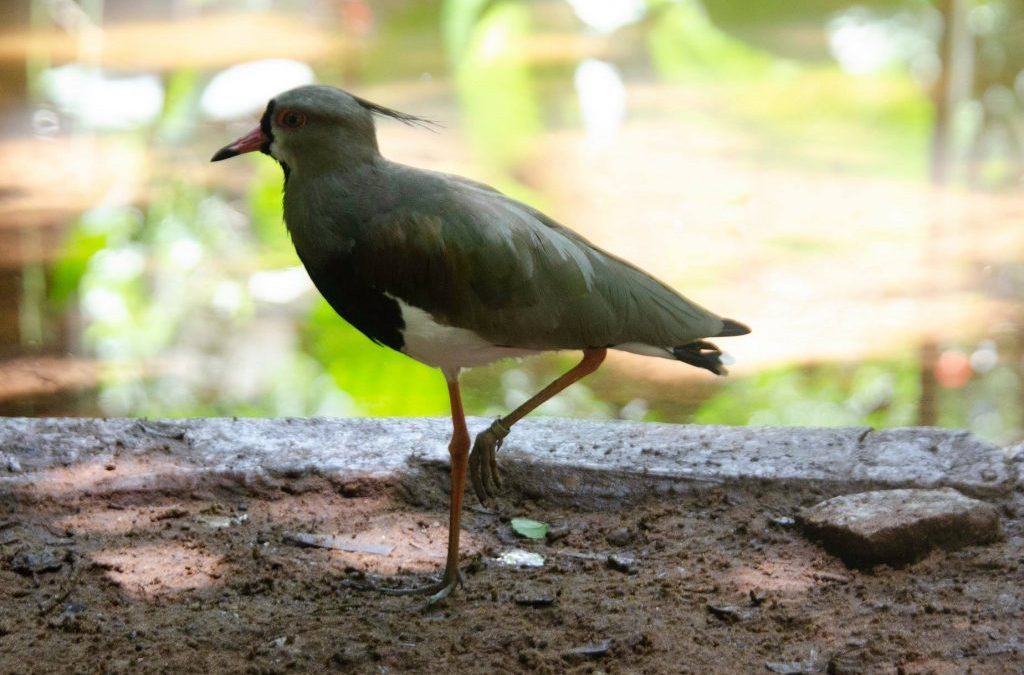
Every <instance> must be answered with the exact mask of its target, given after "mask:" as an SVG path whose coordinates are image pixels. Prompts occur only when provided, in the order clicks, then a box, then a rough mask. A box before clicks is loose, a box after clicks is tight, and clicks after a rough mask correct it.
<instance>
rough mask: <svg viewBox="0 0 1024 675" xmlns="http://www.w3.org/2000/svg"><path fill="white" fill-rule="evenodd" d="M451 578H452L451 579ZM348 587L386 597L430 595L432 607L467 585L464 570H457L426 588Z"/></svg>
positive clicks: (373, 585)
mask: <svg viewBox="0 0 1024 675" xmlns="http://www.w3.org/2000/svg"><path fill="white" fill-rule="evenodd" d="M449 576H450V577H451V578H450V579H449ZM346 585H347V586H349V587H351V588H355V589H357V590H360V591H375V592H377V593H383V594H384V595H429V596H430V597H428V598H427V607H432V606H434V605H435V604H437V603H439V602H441V601H442V600H444V599H445V598H447V597H448V596H449V595H451V593H452V591H454V590H455V587H456V586H462V587H464V586H465V585H466V584H465V582H464V581H463V578H462V570H459V569H456V570H455V573H454V574H452V575H449V574H447V573H446V574H445V576H444V578H443V579H441V580H440V581H435V582H434V583H432V584H427V585H426V586H414V587H413V588H388V587H387V586H379V585H377V584H375V583H357V582H349V583H347V584H346Z"/></svg>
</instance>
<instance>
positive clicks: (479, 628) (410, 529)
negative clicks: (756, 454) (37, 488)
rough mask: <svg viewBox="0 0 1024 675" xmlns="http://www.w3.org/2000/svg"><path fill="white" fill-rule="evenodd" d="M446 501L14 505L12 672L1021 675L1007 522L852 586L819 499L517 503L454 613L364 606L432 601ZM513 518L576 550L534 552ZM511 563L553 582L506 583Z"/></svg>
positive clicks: (219, 492)
mask: <svg viewBox="0 0 1024 675" xmlns="http://www.w3.org/2000/svg"><path fill="white" fill-rule="evenodd" d="M115 469H116V467H110V470H115ZM435 478H436V480H435V479H434V478H431V479H429V480H426V481H422V482H420V483H419V484H417V485H416V486H415V487H414V488H413V489H409V488H408V487H405V488H403V487H402V486H395V487H384V486H381V485H378V484H372V485H371V484H367V485H359V484H356V485H353V484H347V485H344V486H338V485H333V484H330V483H328V482H327V481H325V480H321V479H315V478H308V477H296V478H295V479H293V480H288V481H285V482H282V483H281V484H279V485H277V486H274V487H259V488H256V487H246V488H242V487H238V486H232V487H219V488H210V489H204V490H200V491H197V492H193V493H191V494H181V493H176V494H175V493H168V494H153V493H128V494H118V495H102V496H96V495H93V496H90V495H81V494H79V495H75V496H68V495H49V496H40V495H39V494H38V493H35V494H32V493H28V492H25V493H7V494H3V495H0V606H2V607H3V613H2V615H0V671H2V672H3V673H70V672H79V673H92V672H97V673H99V672H107V673H117V672H129V671H130V672H139V673H163V672H166V673H174V672H204V673H236V672H238V673H278V672H301V671H338V672H368V673H369V672H372V673H389V672H390V673H395V672H417V671H434V672H459V673H493V672H608V673H614V672H648V673H663V672H691V673H707V672H716V673H719V672H720V673H738V672H831V673H860V672H871V673H873V672H900V673H961V672H974V673H1004V672H1021V671H1024V564H1022V562H1021V561H1022V554H1024V536H1022V534H1024V532H1022V529H1024V528H1022V527H1021V520H1020V518H1019V517H1018V518H1016V519H1015V518H1013V517H1012V516H1014V514H1015V512H1014V511H1013V510H1012V509H1008V510H1007V511H1008V514H1009V516H1010V517H1006V518H1005V520H1004V526H1005V529H1006V532H1007V537H1006V540H1005V541H1004V542H1002V543H1000V544H996V545H993V546H989V547H985V548H972V549H966V550H963V551H960V552H956V553H947V552H936V553H933V554H932V555H931V556H929V557H928V558H926V559H924V560H922V561H920V562H918V563H917V564H914V565H912V566H910V567H908V568H905V569H901V570H894V569H889V568H885V567H881V568H876V569H873V570H867V571H855V570H850V569H847V568H845V567H844V566H843V565H842V564H841V563H839V562H838V561H836V560H835V559H833V558H830V557H829V556H828V555H826V554H825V553H823V552H822V551H821V550H819V549H818V548H817V547H816V546H815V545H813V544H811V543H808V542H806V541H805V540H804V539H803V538H802V537H801V536H800V534H799V533H798V532H796V531H794V530H793V529H792V527H791V526H789V525H788V523H787V521H786V520H785V517H787V516H790V515H792V514H793V513H794V511H795V510H796V509H797V508H799V506H801V505H803V504H809V503H813V502H814V501H817V500H818V499H820V498H821V497H822V495H819V494H814V493H813V492H812V491H803V492H801V491H794V490H792V489H785V490H783V489H779V488H774V487H771V486H766V487H762V488H757V489H753V488H714V489H708V490H705V491H701V492H699V493H694V494H689V495H680V496H676V497H673V498H671V499H670V500H666V499H661V500H658V501H650V502H648V503H643V504H635V505H630V506H628V507H624V508H621V509H618V510H615V511H587V510H578V509H573V508H565V507H558V506H553V505H548V504H544V503H538V502H531V501H521V500H517V499H516V498H515V497H514V496H506V497H505V498H503V499H502V500H501V501H500V502H499V503H498V504H497V505H496V507H495V512H486V511H484V510H483V509H481V508H479V507H476V508H471V509H469V511H468V512H467V514H466V518H465V521H466V531H465V535H464V556H463V557H464V567H465V568H466V585H465V588H464V590H462V591H461V592H460V593H459V594H458V596H457V597H455V598H453V599H452V600H449V601H447V602H446V603H445V604H443V606H440V607H435V608H432V609H424V603H423V600H422V599H421V598H418V597H395V596H383V595H380V594H377V593H374V592H367V591H363V590H359V589H358V588H357V586H358V585H359V584H360V583H363V582H365V581H368V580H371V581H379V582H380V583H383V584H388V585H398V584H405V585H411V584H416V583H422V582H423V581H424V580H425V579H426V576H427V575H428V574H429V573H430V572H431V571H433V570H434V569H435V568H436V567H437V566H439V565H440V564H441V563H442V562H443V560H442V558H443V550H444V542H445V537H446V527H445V524H444V520H445V516H444V504H443V501H442V500H443V490H442V489H441V488H442V486H443V480H441V479H440V475H439V476H438V477H435ZM517 516H525V517H530V518H535V519H537V520H541V521H545V522H547V523H550V524H551V525H552V526H555V527H556V528H560V529H561V531H562V532H563V533H564V534H563V536H561V537H559V538H557V539H556V540H554V541H541V542H533V541H528V540H524V539H522V538H519V537H517V536H516V535H515V533H514V532H513V531H512V529H511V527H510V525H509V522H508V521H509V518H511V517H517ZM295 533H316V534H326V535H338V537H337V538H336V539H335V540H334V542H335V543H336V544H338V545H341V546H342V547H345V548H349V549H354V551H343V550H331V549H323V548H315V547H302V546H299V545H297V544H295V543H294V537H293V536H292V535H294V534H295ZM516 548H519V549H525V550H528V551H531V552H535V553H539V554H541V555H542V556H543V557H544V558H545V564H544V566H543V567H541V568H536V569H522V568H514V567H509V566H506V565H504V564H502V563H500V562H497V560H496V557H497V556H498V555H499V554H501V553H502V552H505V551H508V550H510V549H516ZM389 549H390V552H388V553H386V554H384V553H385V552H386V551H388V550H389ZM609 556H617V557H616V558H615V560H613V561H610V560H609Z"/></svg>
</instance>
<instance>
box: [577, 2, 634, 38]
mask: <svg viewBox="0 0 1024 675" xmlns="http://www.w3.org/2000/svg"><path fill="white" fill-rule="evenodd" d="M569 4H570V5H572V9H573V11H574V12H576V16H578V17H579V19H580V21H582V22H583V23H585V24H587V26H589V27H590V28H593V29H594V30H596V31H598V32H601V33H611V32H612V31H615V30H618V29H619V28H622V27H623V26H626V25H629V24H631V23H636V22H637V21H639V20H640V19H642V18H643V17H644V13H645V12H646V11H647V5H646V4H645V3H644V1H643V0H569Z"/></svg>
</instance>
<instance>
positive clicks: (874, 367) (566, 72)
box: [29, 0, 1024, 440]
mask: <svg viewBox="0 0 1024 675" xmlns="http://www.w3.org/2000/svg"><path fill="white" fill-rule="evenodd" d="M859 4H860V5H862V6H863V7H866V8H868V9H869V10H872V11H874V10H879V11H893V10H900V11H909V12H919V13H921V15H922V16H926V15H928V14H929V13H934V9H933V8H932V6H931V5H929V4H928V3H926V2H923V0H900V1H895V0H867V1H866V2H862V3H859ZM976 4H977V3H976ZM981 4H985V3H981ZM37 5H38V3H33V8H35V9H38V7H37ZM384 5H386V9H384V10H382V11H381V12H379V13H378V15H377V17H376V20H377V22H376V24H375V25H374V26H373V29H372V34H367V35H356V34H355V33H353V34H352V35H349V36H348V37H349V38H351V39H350V43H351V45H355V47H352V48H350V49H348V50H347V51H346V52H345V54H344V57H339V58H337V59H334V60H332V61H330V62H328V63H324V64H319V65H318V67H319V68H320V73H321V74H322V75H326V77H325V78H324V79H328V80H331V81H335V82H339V83H342V84H348V83H350V82H352V81H358V82H359V83H369V82H374V83H382V82H390V81H403V82H407V83H408V82H412V81H414V80H417V79H424V80H428V79H432V78H438V79H440V78H442V77H447V76H450V77H451V83H452V85H453V86H454V90H455V93H456V95H457V99H458V105H459V112H460V115H461V120H460V124H459V127H461V128H464V129H465V132H466V134H467V137H468V140H469V143H470V146H471V148H472V151H473V153H474V154H475V156H476V158H477V159H478V160H479V162H480V163H481V164H482V166H483V167H484V169H485V171H486V172H487V175H486V176H483V178H485V179H486V180H488V182H491V183H493V184H494V185H496V186H497V187H499V188H500V189H502V190H505V191H506V192H509V193H510V194H512V195H513V196H515V197H518V198H521V199H524V200H527V201H530V202H531V203H533V204H535V205H538V206H540V207H542V208H543V207H544V206H545V205H544V204H543V203H542V199H543V198H542V196H541V195H538V194H535V193H534V192H532V191H531V190H530V189H529V187H527V186H526V185H525V184H524V181H523V180H522V176H523V171H522V168H523V165H524V163H526V162H527V161H528V160H529V157H530V153H531V151H532V149H533V148H535V147H536V144H537V143H539V142H543V138H544V136H543V135H544V133H546V132H548V131H550V130H551V128H552V127H557V126H559V125H564V124H567V123H571V124H573V125H575V124H576V122H577V120H576V114H577V101H576V98H575V97H574V96H573V92H574V90H573V82H572V78H573V74H574V72H575V68H576V66H577V65H578V63H579V60H580V56H579V54H578V53H576V52H573V51H572V50H571V49H567V50H566V51H565V53H564V54H563V53H558V52H557V50H554V51H553V52H552V53H550V54H547V55H546V56H545V58H544V59H537V60H531V58H530V49H529V45H530V44H531V40H532V39H534V38H536V37H537V36H538V35H540V34H542V33H545V32H546V33H547V34H550V33H551V31H552V28H551V27H550V25H547V24H545V23H544V21H545V19H546V18H549V17H550V16H552V15H554V16H558V12H556V11H552V5H551V4H550V3H523V2H513V1H511V0H445V2H444V3H440V4H439V3H434V2H426V1H424V0H417V1H415V2H409V3H384ZM852 6H853V5H852V3H848V2H842V1H841V0H825V1H822V2H818V1H817V0H799V1H798V2H787V3H783V2H764V3H735V2H730V1H728V0H704V1H703V2H697V1H696V0H678V1H676V0H650V1H649V2H648V3H647V8H648V12H647V16H646V17H645V18H643V20H641V21H640V22H639V23H637V24H636V25H633V26H630V27H628V28H625V29H622V30H621V32H620V33H617V34H615V35H614V36H612V37H610V38H608V43H609V45H611V47H614V48H610V49H609V52H610V53H611V54H612V55H611V56H609V57H607V58H609V59H621V62H618V63H616V66H617V67H619V68H620V69H621V70H622V71H624V72H628V73H629V76H630V77H632V78H633V79H634V80H635V81H641V82H642V81H644V80H645V79H647V78H650V79H657V80H661V81H668V82H672V83H675V84H676V85H677V86H680V87H694V88H699V90H700V92H701V96H702V97H705V98H706V100H709V101H713V105H709V106H708V110H701V109H700V108H699V107H698V108H696V109H691V108H688V107H687V108H681V109H679V110H673V111H672V112H671V113H670V114H672V115H678V116H679V117H680V118H683V117H687V118H690V119H698V121H699V122H700V123H701V124H703V125H706V126H707V127H708V128H709V129H718V130H721V131H723V132H725V133H728V134H731V135H732V136H734V137H736V136H740V135H741V136H742V137H743V138H744V139H745V141H746V142H747V144H746V145H745V146H744V147H745V150H744V152H749V153H750V158H751V161H756V162H758V163H760V164H763V165H765V166H771V165H777V166H790V165H792V166H799V167H801V168H802V169H804V170H806V169H808V168H811V169H820V170H823V171H837V170H840V171H846V172H857V173H862V174H864V175H871V176H877V175H890V176H898V177H920V176H923V175H925V172H926V169H927V162H928V154H929V153H928V143H929V137H930V133H931V123H932V115H933V112H932V108H931V102H930V100H929V96H928V92H927V90H926V89H925V88H924V87H922V86H921V82H919V81H917V80H915V78H914V77H913V76H912V74H911V73H910V71H909V69H908V67H906V64H903V65H902V66H900V67H898V68H891V69H889V70H886V71H884V72H880V73H875V74H873V75H872V76H870V77H852V76H851V75H850V74H848V73H845V72H843V71H842V70H841V69H840V68H839V67H838V66H837V65H836V63H834V62H833V61H832V60H831V59H830V58H829V50H828V42H827V31H826V30H825V24H826V23H827V22H828V21H829V19H830V17H832V16H833V15H834V13H835V12H836V11H838V10H844V9H848V8H850V7H852ZM562 9H563V10H564V11H563V14H562V16H563V17H564V16H569V17H570V18H572V14H571V12H570V10H569V9H568V8H567V7H563V8H562ZM915 16H916V15H915ZM572 20H573V21H576V20H575V19H572ZM556 25H557V26H558V28H557V30H562V31H569V30H578V31H583V30H584V29H583V28H582V27H580V24H579V23H578V22H576V23H572V24H567V23H565V22H564V21H563V23H561V24H558V23H557V22H556ZM566 34H567V36H568V32H567V33H566ZM629 41H633V42H632V43H630V42H629ZM623 45H626V47H628V48H624V47H623ZM627 54H628V56H627ZM602 58H603V57H602ZM446 64H447V65H446ZM44 65H45V64H41V63H37V62H35V61H33V62H32V63H30V64H29V68H30V70H31V73H30V75H32V74H35V73H37V72H38V71H40V70H41V69H42V68H43V67H44ZM446 68H447V73H445V69H446ZM208 77H209V74H207V73H202V72H199V71H196V70H191V69H182V70H180V71H177V72H171V73H166V74H164V90H165V98H164V104H163V111H162V114H161V115H160V118H159V120H158V121H157V122H156V123H155V124H154V125H152V127H151V128H147V129H142V130H140V131H139V132H138V133H137V134H136V137H135V138H129V139H127V141H126V142H129V143H136V144H137V145H138V146H140V148H139V151H140V152H141V151H142V148H143V146H145V145H146V144H151V145H153V146H155V147H156V148H158V149H160V150H161V151H162V152H163V155H162V156H164V157H170V156H173V153H174V152H175V151H176V150H177V149H178V148H179V147H180V146H183V145H186V144H187V143H189V142H191V141H192V140H193V139H194V138H195V136H196V135H197V134H198V133H199V131H200V130H201V125H200V121H201V117H200V116H199V114H198V111H197V108H198V100H199V94H200V92H201V91H202V88H203V86H204V85H205V84H206V82H207V81H208ZM555 92H557V94H556V93H555ZM709 110H710V112H709ZM242 161H245V162H247V166H248V167H249V168H250V169H251V170H252V172H253V178H252V180H251V181H250V182H249V184H248V188H246V190H245V192H244V194H242V195H241V197H240V198H236V197H228V196H225V195H223V194H219V193H217V192H215V191H212V190H211V189H209V188H208V187H206V186H204V185H202V184H200V183H199V181H194V180H192V179H191V178H190V177H187V176H182V175H181V174H180V173H176V172H174V171H173V169H171V168H168V169H167V170H166V171H159V172H158V173H157V174H156V175H154V176H151V177H149V179H148V180H147V181H146V191H145V194H146V197H145V200H144V203H140V204H137V205H134V206H118V207H111V206H99V207H96V208H94V209H91V210H89V211H88V212H86V213H84V214H82V215H81V216H80V217H79V218H78V219H77V220H76V221H75V222H74V223H73V224H72V226H71V227H70V228H69V230H68V234H67V237H66V239H65V240H64V242H63V245H62V248H61V250H60V252H59V255H58V258H57V262H56V264H55V265H54V266H53V267H52V270H51V274H50V277H49V288H48V294H49V300H50V302H51V304H52V305H53V307H54V308H56V309H57V311H60V312H63V313H67V314H70V315H74V314H77V315H78V318H80V322H81V324H82V326H83V331H82V334H81V340H82V343H83V344H82V346H83V349H84V351H85V352H86V353H88V354H90V355H95V356H96V357H97V358H99V359H100V360H101V361H102V362H103V364H104V373H103V379H102V382H101V391H100V392H99V399H100V407H101V409H102V410H103V411H104V412H107V413H111V414H135V415H154V416H175V415H212V414H235V415H238V414H247V415H308V414H367V415H444V414H447V411H448V400H447V394H446V388H445V384H444V380H443V378H442V377H441V375H440V374H439V373H438V372H437V371H436V370H434V369H431V368H428V367H426V366H423V365H420V364H418V363H416V362H414V361H412V360H410V359H408V358H407V357H405V356H403V355H401V354H397V353H394V352H392V351H391V350H389V349H386V348H382V347H379V346H377V345H374V344H373V343H371V342H370V341H369V340H367V339H366V338H365V337H364V336H363V335H361V334H360V333H358V331H356V330H355V329H353V328H352V327H351V326H349V325H347V324H346V323H345V322H343V321H342V320H341V319H340V318H339V317H337V316H336V315H335V313H334V312H333V311H332V310H331V309H330V308H329V306H328V305H327V304H326V303H325V302H324V301H323V300H322V299H320V298H319V297H316V299H315V300H311V298H312V297H313V296H312V293H309V292H307V293H305V294H302V295H301V297H298V298H297V299H295V300H294V301H292V302H288V303H279V304H274V303H272V302H270V301H267V300H266V299H261V298H260V297H259V294H258V293H254V291H253V287H252V281H253V276H254V274H255V273H256V272H259V271H277V272H282V271H284V272H286V271H287V270H289V269H290V268H294V267H297V266H298V265H299V261H298V259H297V256H296V254H295V252H294V249H293V247H292V245H291V242H290V241H289V238H288V234H287V231H286V229H285V228H284V226H283V223H282V208H281V200H282V180H281V173H280V169H279V168H278V167H277V166H276V165H275V164H274V163H273V162H271V161H269V160H267V159H266V158H265V157H261V156H251V157H249V158H246V159H245V160H242ZM769 244H770V246H771V247H772V248H773V249H777V251H773V252H772V255H776V254H780V257H781V256H792V257H796V256H806V255H812V254H816V253H820V252H821V251H822V250H824V249H825V248H826V247H830V246H838V245H841V244H839V243H836V242H831V241H829V242H823V241H820V240H816V239H809V238H802V237H800V236H799V235H792V236H780V237H778V238H777V239H775V240H772V241H771V242H769ZM702 274H703V272H702V270H701V268H700V266H699V262H698V263H696V264H695V269H694V270H692V271H691V272H690V277H689V278H688V282H689V283H691V284H694V283H695V284H697V285H698V286H699V285H700V284H705V283H706V284H710V283H713V282H714V281H715V279H714V278H711V277H705V276H702ZM575 359H576V357H575V356H574V355H570V354H558V355H545V356H542V357H539V358H536V359H532V360H530V361H529V362H524V363H517V362H504V363H499V364H494V365H492V366H490V367H488V368H481V369H478V370H475V371H473V372H471V373H468V374H467V376H466V378H465V380H464V382H465V383H466V385H467V386H466V387H465V388H464V394H465V401H466V407H467V410H468V411H469V412H471V413H474V414H485V415H497V414H501V413H503V412H505V411H507V410H508V409H510V408H511V407H514V406H515V405H517V404H519V403H521V402H522V401H523V400H525V399H526V398H527V397H528V396H529V395H530V394H532V393H534V392H536V391H537V390H539V389H540V388H541V387H542V386H543V385H544V384H546V383H547V382H548V381H550V380H551V379H553V378H554V377H555V376H556V375H557V374H559V373H560V372H564V371H565V370H566V369H568V368H569V367H570V366H571V365H573V363H574V362H575ZM254 364H255V367H254ZM250 370H251V371H254V372H248V371H250ZM921 376H922V373H921V366H920V363H919V359H918V358H917V357H916V355H914V354H901V355H896V356H894V358H893V359H892V360H885V361H876V362H869V363H863V364H821V365H812V366H807V365H792V366H786V367H780V368H775V369H771V370H767V371H764V372H761V373H758V374H756V375H753V376H750V377H746V378H738V379H729V380H725V381H721V382H718V381H716V383H715V384H713V385H706V386H702V387H700V388H699V392H700V394H699V395H698V396H697V397H696V398H695V399H693V400H683V399H682V398H680V395H679V392H677V391H674V390H673V388H674V387H678V385H676V384H672V385H658V384H655V383H649V384H645V385H644V386H645V387H647V391H648V392H649V394H650V398H651V399H652V400H655V399H656V400H659V401H669V403H668V404H665V403H659V404H658V405H657V406H656V407H654V406H652V408H654V412H648V411H647V404H646V403H645V402H644V401H642V400H638V399H636V398H634V397H633V396H632V395H629V396H627V395H626V394H625V393H620V392H616V391H608V387H604V389H602V396H601V397H598V396H595V395H594V393H593V390H592V389H591V388H590V386H589V385H588V384H586V383H581V384H577V385H574V386H573V387H572V388H570V389H569V390H568V391H566V392H565V393H564V394H563V395H561V396H559V397H557V398H556V399H554V400H552V401H551V402H549V403H548V404H546V405H545V406H544V407H543V408H542V409H541V411H540V413H541V414H559V415H573V416H580V417H628V418H632V419H644V418H646V419H658V420H662V421H672V422H682V421H696V422H701V423H718V424H768V425H794V424H800V425H811V424H814V425H826V426H833V425H860V424H869V425H872V426H877V427H888V426H899V425H907V424H913V423H915V421H916V410H917V403H918V400H919V398H920V382H921ZM602 377H603V375H602V373H598V374H596V375H595V376H594V377H593V378H591V379H590V380H588V382H597V383H598V384H595V385H594V387H595V389H601V387H603V386H604V385H602V384H601V382H602V380H601V378H602ZM1020 386H1021V385H1020V373H1019V370H1015V369H1014V368H1013V367H1010V366H1004V365H1000V366H997V367H996V368H994V369H992V370H991V371H988V372H987V373H986V374H984V375H983V376H979V377H976V378H974V379H972V380H971V381H970V382H969V383H968V384H967V385H966V387H964V388H963V389H958V390H952V389H949V390H941V391H940V399H939V401H938V409H939V421H940V423H941V424H943V425H951V426H968V427H970V428H972V429H975V430H977V431H979V432H980V433H982V434H984V435H986V436H987V437H989V438H992V439H995V440H1009V439H1010V438H1015V437H1018V436H1019V435H1020V433H1021V428H1022V427H1024V419H1022V416H1024V413H1022V408H1021V406H1020V405H1019V401H1020V400H1021V395H1020V391H1019V388H1020Z"/></svg>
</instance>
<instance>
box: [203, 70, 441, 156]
mask: <svg viewBox="0 0 1024 675" xmlns="http://www.w3.org/2000/svg"><path fill="white" fill-rule="evenodd" d="M375 114H376V115H385V116H387V117H393V118H395V119H397V120H400V121H402V122H405V123H407V124H429V122H428V121H427V120H424V119H421V118H419V117H416V116H414V115H408V114H406V113H402V112H398V111H397V110H391V109H390V108H385V107H384V106H380V105H377V104H376V103H371V102H370V101H366V100H364V99H361V98H359V97H358V96H353V95H352V94H349V93H348V92H346V91H342V90H341V89H336V88H334V87H328V86H323V85H309V86H305V87H298V88H296V89H290V90H288V91H286V92H284V93H281V94H278V95H277V96H275V97H274V98H272V99H271V100H270V102H269V103H268V104H267V109H266V110H265V111H264V112H263V117H262V118H260V124H259V126H258V127H256V128H255V129H253V130H252V131H250V132H249V133H248V134H246V135H245V136H242V137H241V138H239V139H238V140H236V141H235V142H233V143H231V144H229V145H226V146H224V147H223V148H221V149H220V150H218V151H217V154H215V155H214V156H213V158H212V159H211V160H210V161H213V162H218V161H220V160H222V159H228V158H230V157H235V156H236V155H241V154H244V153H246V152H253V151H256V150H259V151H260V152H262V153H264V154H267V155H270V156H271V157H273V158H274V159H276V160H277V161H278V162H280V163H281V165H282V166H283V167H284V168H285V170H286V171H288V170H289V169H294V168H297V167H298V168H300V169H301V168H303V167H307V166H308V167H319V168H335V167H338V166H346V165H353V164H359V163H361V162H365V161H368V160H372V159H373V158H374V157H376V156H378V155H379V152H378V150H377V135H376V131H375V129H374V124H373V116H374V115H375Z"/></svg>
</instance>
